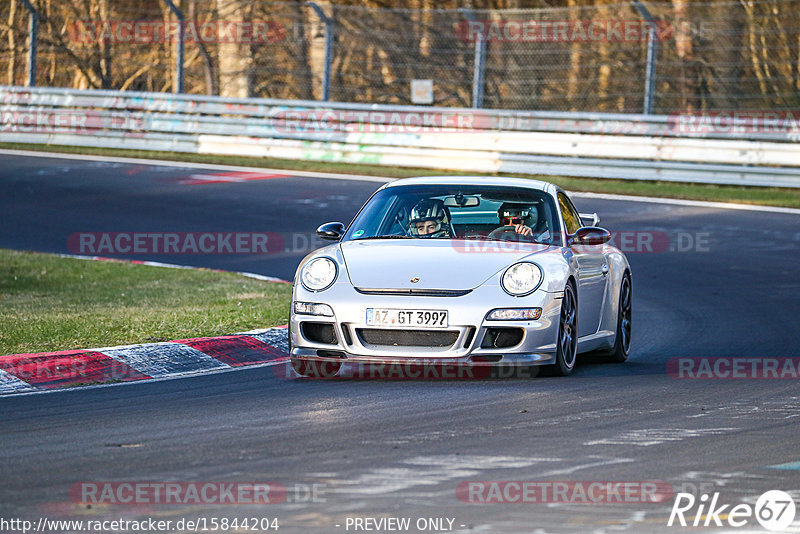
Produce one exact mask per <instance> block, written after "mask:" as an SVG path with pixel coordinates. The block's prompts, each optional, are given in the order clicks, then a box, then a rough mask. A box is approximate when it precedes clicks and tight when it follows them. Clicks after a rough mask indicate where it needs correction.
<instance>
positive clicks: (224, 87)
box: [217, 0, 253, 98]
mask: <svg viewBox="0 0 800 534" xmlns="http://www.w3.org/2000/svg"><path fill="white" fill-rule="evenodd" d="M248 7H249V2H246V1H245V0H218V2H217V13H218V15H219V18H220V19H223V20H220V22H223V21H224V22H234V23H235V22H241V21H243V20H249V19H250V17H249V16H248V11H249V9H248ZM217 54H218V63H217V64H218V65H219V85H220V91H219V93H220V95H222V96H228V97H234V98H247V97H249V96H250V95H251V92H252V85H253V83H252V82H253V71H252V69H253V54H252V50H251V48H250V45H249V44H248V43H226V42H221V43H220V44H219V46H218V51H217Z"/></svg>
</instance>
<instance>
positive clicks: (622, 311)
mask: <svg viewBox="0 0 800 534" xmlns="http://www.w3.org/2000/svg"><path fill="white" fill-rule="evenodd" d="M632 289H633V288H632V284H631V275H630V274H628V273H627V272H626V273H625V274H624V275H623V277H622V284H621V285H620V288H619V306H618V309H617V336H616V339H615V340H614V347H613V348H612V349H611V350H610V351H608V352H607V353H605V356H606V358H607V359H608V361H610V362H614V363H622V362H624V361H625V360H627V359H628V354H629V353H630V350H631V323H632V319H633V306H632V303H633V299H632V296H633V292H632Z"/></svg>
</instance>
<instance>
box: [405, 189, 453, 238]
mask: <svg viewBox="0 0 800 534" xmlns="http://www.w3.org/2000/svg"><path fill="white" fill-rule="evenodd" d="M427 221H433V222H434V223H435V225H436V227H435V229H434V231H433V232H431V233H427V234H420V233H418V232H417V223H421V222H427ZM408 234H409V235H412V236H415V237H452V232H451V230H450V214H449V213H448V211H447V208H446V207H445V205H444V202H442V201H441V200H439V199H436V198H426V199H423V200H420V201H419V202H418V203H417V205H416V206H414V207H413V208H412V209H411V214H410V215H409V217H408Z"/></svg>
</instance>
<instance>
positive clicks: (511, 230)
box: [486, 225, 532, 241]
mask: <svg viewBox="0 0 800 534" xmlns="http://www.w3.org/2000/svg"><path fill="white" fill-rule="evenodd" d="M509 234H512V235H513V237H514V238H515V239H509V237H512V235H509ZM486 237H490V238H492V239H503V240H506V241H522V240H523V239H522V238H528V237H532V236H524V235H522V234H520V233H517V229H516V227H515V226H513V225H508V226H501V227H500V228H495V229H494V230H492V231H491V232H489V235H488V236H486ZM524 240H525V241H527V239H524Z"/></svg>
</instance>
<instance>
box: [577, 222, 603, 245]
mask: <svg viewBox="0 0 800 534" xmlns="http://www.w3.org/2000/svg"><path fill="white" fill-rule="evenodd" d="M609 241H611V233H610V232H609V231H608V230H606V229H605V228H599V227H597V226H584V227H583V228H578V231H577V232H575V233H574V234H572V235H571V236H569V244H570V246H572V245H602V244H604V243H608V242H609Z"/></svg>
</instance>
